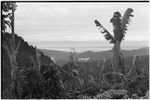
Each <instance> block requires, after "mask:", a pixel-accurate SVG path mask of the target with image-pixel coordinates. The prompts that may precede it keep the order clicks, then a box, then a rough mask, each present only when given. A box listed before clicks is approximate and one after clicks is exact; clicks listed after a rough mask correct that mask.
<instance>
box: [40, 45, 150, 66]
mask: <svg viewBox="0 0 150 100" xmlns="http://www.w3.org/2000/svg"><path fill="white" fill-rule="evenodd" d="M41 51H42V52H43V53H44V54H45V55H47V56H50V57H52V58H55V60H56V61H57V62H59V63H60V62H61V63H66V62H67V61H69V56H70V52H65V51H55V50H41ZM122 53H123V55H124V57H128V56H134V55H139V54H140V55H149V47H144V48H140V49H133V50H122ZM76 57H77V58H90V60H101V59H104V58H110V57H112V50H107V51H100V52H93V51H86V52H82V53H76Z"/></svg>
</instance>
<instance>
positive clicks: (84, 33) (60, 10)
mask: <svg viewBox="0 0 150 100" xmlns="http://www.w3.org/2000/svg"><path fill="white" fill-rule="evenodd" d="M17 5H18V7H17V10H16V11H15V32H16V33H17V34H18V35H20V36H22V37H23V38H24V39H25V40H26V41H28V42H39V41H70V40H71V41H95V40H96V41H105V39H104V37H103V35H102V34H101V33H100V32H99V31H98V29H97V27H96V26H95V24H94V20H95V19H98V20H99V21H100V22H101V24H102V25H103V26H104V27H105V28H106V29H108V30H109V31H110V32H111V33H112V25H111V23H110V19H111V18H112V16H113V13H114V12H115V11H119V12H120V13H121V14H122V15H123V14H124V12H125V10H126V9H127V8H133V10H134V13H133V14H134V17H132V19H131V20H132V21H131V23H130V26H129V27H128V31H127V35H126V37H125V40H130V41H132V40H133V41H141V40H148V39H149V11H148V10H149V9H148V3H17Z"/></svg>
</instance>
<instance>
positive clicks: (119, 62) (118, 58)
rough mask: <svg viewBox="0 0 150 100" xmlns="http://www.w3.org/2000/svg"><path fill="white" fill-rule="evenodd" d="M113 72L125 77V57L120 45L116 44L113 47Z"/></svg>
mask: <svg viewBox="0 0 150 100" xmlns="http://www.w3.org/2000/svg"><path fill="white" fill-rule="evenodd" d="M113 70H114V72H119V73H122V74H124V75H125V68H124V61H123V55H122V53H121V48H120V43H115V44H114V47H113Z"/></svg>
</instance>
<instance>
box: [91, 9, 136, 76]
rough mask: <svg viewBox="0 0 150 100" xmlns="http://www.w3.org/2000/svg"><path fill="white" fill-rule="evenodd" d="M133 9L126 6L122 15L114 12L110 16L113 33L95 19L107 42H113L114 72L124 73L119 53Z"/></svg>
mask: <svg viewBox="0 0 150 100" xmlns="http://www.w3.org/2000/svg"><path fill="white" fill-rule="evenodd" d="M132 12H133V9H131V8H128V9H127V10H126V11H125V13H124V15H123V17H122V16H121V14H120V13H119V12H115V13H114V15H113V18H111V20H110V22H111V23H112V24H113V32H114V35H112V34H110V33H109V32H108V30H106V29H105V28H104V27H103V26H102V25H101V24H100V23H99V22H98V21H97V20H95V21H94V22H95V24H96V26H97V27H99V30H100V32H101V33H102V34H104V37H105V39H106V40H108V41H109V43H112V44H114V46H113V70H114V72H119V73H122V74H124V75H125V68H124V62H123V60H122V57H123V55H122V53H121V42H122V40H123V39H124V37H125V33H126V31H127V25H128V24H129V22H130V17H133V15H132Z"/></svg>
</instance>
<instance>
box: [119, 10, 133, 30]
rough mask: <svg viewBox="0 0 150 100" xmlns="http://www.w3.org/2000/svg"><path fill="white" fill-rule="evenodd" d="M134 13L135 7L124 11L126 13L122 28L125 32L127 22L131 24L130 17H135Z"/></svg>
mask: <svg viewBox="0 0 150 100" xmlns="http://www.w3.org/2000/svg"><path fill="white" fill-rule="evenodd" d="M132 13H133V9H132V8H128V9H127V10H126V11H125V13H124V15H123V17H122V19H121V28H122V30H123V32H124V33H126V30H127V24H129V22H130V21H131V19H130V17H133V15H132Z"/></svg>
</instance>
